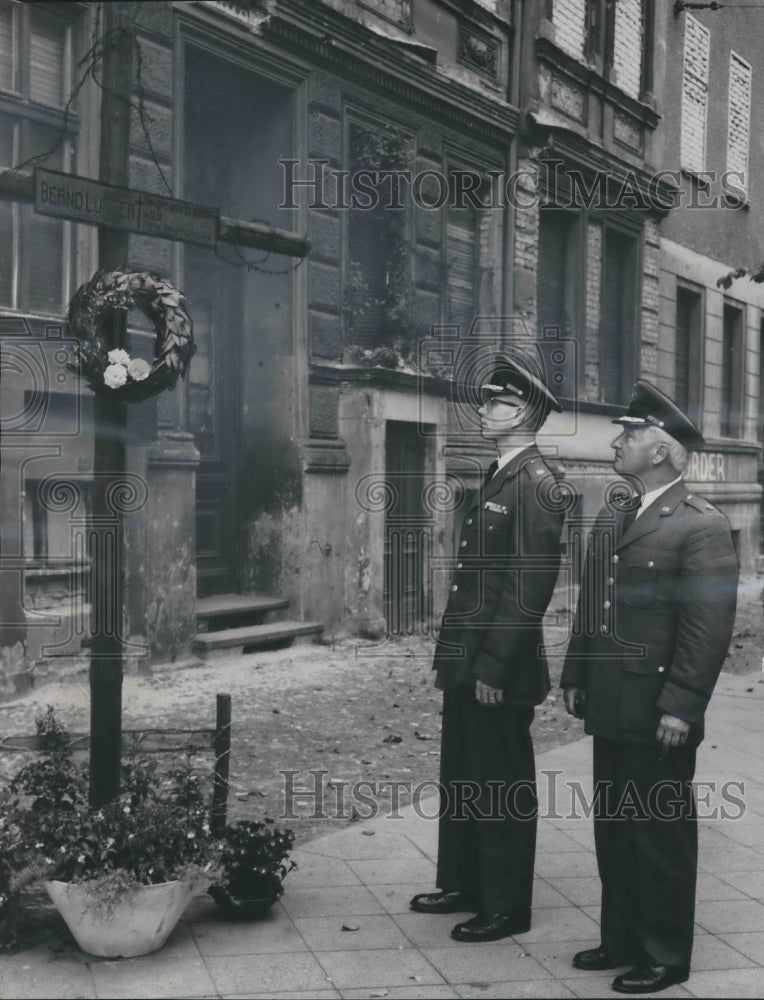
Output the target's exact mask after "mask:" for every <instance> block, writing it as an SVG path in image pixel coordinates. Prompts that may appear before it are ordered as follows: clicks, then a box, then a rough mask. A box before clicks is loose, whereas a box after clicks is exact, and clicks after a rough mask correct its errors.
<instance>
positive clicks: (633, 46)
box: [613, 0, 642, 97]
mask: <svg viewBox="0 0 764 1000" xmlns="http://www.w3.org/2000/svg"><path fill="white" fill-rule="evenodd" d="M613 69H614V70H615V74H616V75H615V82H616V83H617V84H618V86H619V87H620V88H621V90H623V91H625V92H626V93H627V94H629V96H631V97H639V94H640V90H641V82H642V2H641V0H618V3H617V4H616V5H615V30H614V38H613Z"/></svg>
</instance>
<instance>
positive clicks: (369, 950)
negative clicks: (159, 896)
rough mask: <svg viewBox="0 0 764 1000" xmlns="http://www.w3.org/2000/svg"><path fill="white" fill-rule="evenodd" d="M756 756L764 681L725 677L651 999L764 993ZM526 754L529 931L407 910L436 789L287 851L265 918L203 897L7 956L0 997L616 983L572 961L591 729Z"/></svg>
mask: <svg viewBox="0 0 764 1000" xmlns="http://www.w3.org/2000/svg"><path fill="white" fill-rule="evenodd" d="M763 762H764V681H763V680H762V679H761V678H760V675H746V676H732V675H722V677H721V679H720V681H719V684H718V686H717V689H716V693H715V695H714V698H713V700H712V704H711V708H710V711H709V717H708V723H707V737H706V741H705V742H704V744H703V745H702V747H701V749H700V752H699V757H698V771H697V775H696V778H697V780H698V782H699V783H701V784H699V812H700V814H701V816H704V817H705V818H703V819H702V820H701V825H700V865H699V879H698V904H697V910H696V922H697V926H696V938H695V953H694V958H693V967H692V975H691V977H690V979H689V980H688V982H686V983H684V984H683V985H681V986H674V987H671V988H670V989H668V990H664V991H663V992H662V993H661V994H660V996H662V997H666V998H667V1000H668V998H669V997H680V996H695V997H762V996H764V768H763V767H762V764H763ZM537 765H538V779H539V801H540V811H541V816H542V818H541V821H540V824H539V842H538V852H537V860H536V881H535V892H534V914H533V927H532V929H531V930H530V931H529V932H528V933H527V934H522V935H519V936H518V937H517V938H508V939H506V940H503V941H499V942H496V943H493V944H482V945H474V944H459V943H457V942H454V941H452V940H451V938H450V936H449V931H450V929H451V927H452V925H453V924H454V923H455V922H457V921H458V920H459V919H460V918H459V916H458V915H457V916H454V915H452V916H426V915H421V914H415V913H412V912H410V910H409V908H408V900H409V898H410V897H411V896H412V895H413V894H414V893H415V892H422V891H428V890H431V889H432V888H433V886H434V874H435V863H434V862H435V857H436V845H437V823H436V822H435V821H434V820H433V819H431V818H428V817H427V815H423V814H430V815H431V814H432V812H433V811H434V809H435V808H436V800H435V799H426V798H425V799H423V800H422V802H421V803H420V808H419V809H418V810H414V809H412V808H407V809H404V810H401V818H399V819H391V818H384V817H382V818H377V819H374V820H370V821H368V822H365V823H358V824H354V825H353V826H351V827H345V828H344V829H343V830H342V831H340V832H338V833H334V834H329V835H328V836H325V837H322V838H321V839H319V840H315V841H312V842H310V843H309V844H307V845H306V847H305V848H304V849H303V850H300V851H295V852H294V856H295V858H296V860H297V861H298V863H299V870H298V871H297V872H295V873H294V874H292V875H290V876H289V880H288V883H287V891H286V893H285V895H284V897H283V900H282V901H281V902H280V903H279V904H277V906H276V907H275V908H274V909H273V911H272V912H271V914H270V915H269V917H268V918H267V919H265V920H262V921H258V922H256V923H240V924H236V923H230V922H226V921H224V920H222V919H221V918H220V917H219V916H218V915H217V913H216V911H215V909H214V904H212V903H211V902H208V901H207V900H206V899H205V898H200V899H198V900H195V901H194V902H193V903H192V904H191V906H190V907H189V909H188V910H187V911H186V914H185V915H184V919H183V921H182V922H181V923H180V924H179V925H178V927H177V929H176V930H175V932H174V933H173V935H172V937H171V938H170V940H169V942H168V944H167V945H166V946H165V948H164V949H162V950H161V951H160V952H157V953H156V954H154V955H148V956H146V957H143V958H134V959H124V960H120V961H111V960H106V959H97V958H93V957H91V956H87V955H84V954H82V955H79V956H78V958H76V959H73V958H67V959H62V958H61V957H59V956H56V955H55V954H53V953H51V952H50V951H49V950H46V949H45V948H37V949H34V950H30V951H26V952H22V953H20V954H17V955H14V956H11V957H8V956H5V957H3V958H0V997H3V998H17V997H18V998H21V1000H27V998H37V997H39V998H61V1000H63V998H74V997H98V998H112V997H113V998H117V997H130V998H133V997H135V998H137V997H150V998H154V997H237V998H245V997H249V998H259V997H263V998H266V997H268V998H276V1000H278V998H287V997H296V998H303V997H304V998H317V1000H322V998H329V997H347V998H355V997H359V998H360V997H387V998H388V1000H396V998H401V1000H403V998H415V997H428V998H429V997H431V998H435V1000H437V998H446V997H481V998H483V997H486V998H488V997H606V996H616V994H614V993H612V991H611V990H610V982H611V980H612V978H613V975H614V973H612V972H603V973H598V974H594V975H593V974H591V973H582V972H578V971H577V970H575V969H573V968H572V966H571V964H570V959H571V956H572V954H573V952H574V951H576V950H578V949H579V948H585V947H589V946H593V945H596V944H598V943H599V928H598V919H599V905H598V904H599V882H598V880H597V875H596V862H595V857H594V849H593V837H592V825H591V819H589V818H586V817H585V816H584V815H583V807H582V801H584V800H585V797H586V795H587V794H591V777H590V773H591V741H590V740H589V739H583V740H581V741H579V742H577V743H573V744H570V745H568V746H565V747H560V748H559V749H556V750H552V751H549V752H547V753H543V754H540V755H539V757H538V760H537ZM572 789H573V790H572ZM741 799H742V801H743V802H744V809H743V808H742V807H741V805H740V800H741ZM722 810H726V813H727V816H726V818H721V817H720V816H719V814H720V813H721V811H722ZM574 813H575V814H577V815H573V814H574ZM740 813H742V815H739V814H740ZM714 814H716V815H717V818H713V816H714ZM733 817H734V818H733Z"/></svg>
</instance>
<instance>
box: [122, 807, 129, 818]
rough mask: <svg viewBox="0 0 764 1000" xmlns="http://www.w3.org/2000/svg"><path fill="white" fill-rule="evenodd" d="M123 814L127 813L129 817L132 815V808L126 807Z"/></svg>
mask: <svg viewBox="0 0 764 1000" xmlns="http://www.w3.org/2000/svg"><path fill="white" fill-rule="evenodd" d="M122 812H123V813H127V815H128V816H129V815H130V806H125V808H124V809H123V810H122Z"/></svg>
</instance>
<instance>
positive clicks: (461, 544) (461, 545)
mask: <svg viewBox="0 0 764 1000" xmlns="http://www.w3.org/2000/svg"><path fill="white" fill-rule="evenodd" d="M466 544H467V542H466V541H465V540H464V539H462V540H461V541H460V542H459V547H460V548H462V549H463V548H464V547H465V545H466Z"/></svg>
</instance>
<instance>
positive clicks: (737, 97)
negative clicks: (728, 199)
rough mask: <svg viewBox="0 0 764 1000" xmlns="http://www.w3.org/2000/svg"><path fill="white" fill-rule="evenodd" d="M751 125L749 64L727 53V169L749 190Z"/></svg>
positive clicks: (733, 53)
mask: <svg viewBox="0 0 764 1000" xmlns="http://www.w3.org/2000/svg"><path fill="white" fill-rule="evenodd" d="M750 127H751V67H750V65H749V63H747V62H746V61H745V59H742V58H741V57H740V56H739V55H737V53H736V52H730V86H729V118H728V127H727V170H734V171H735V172H736V174H737V175H738V177H736V182H737V183H738V186H740V187H742V188H743V190H744V191H747V190H748V144H749V136H750Z"/></svg>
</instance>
